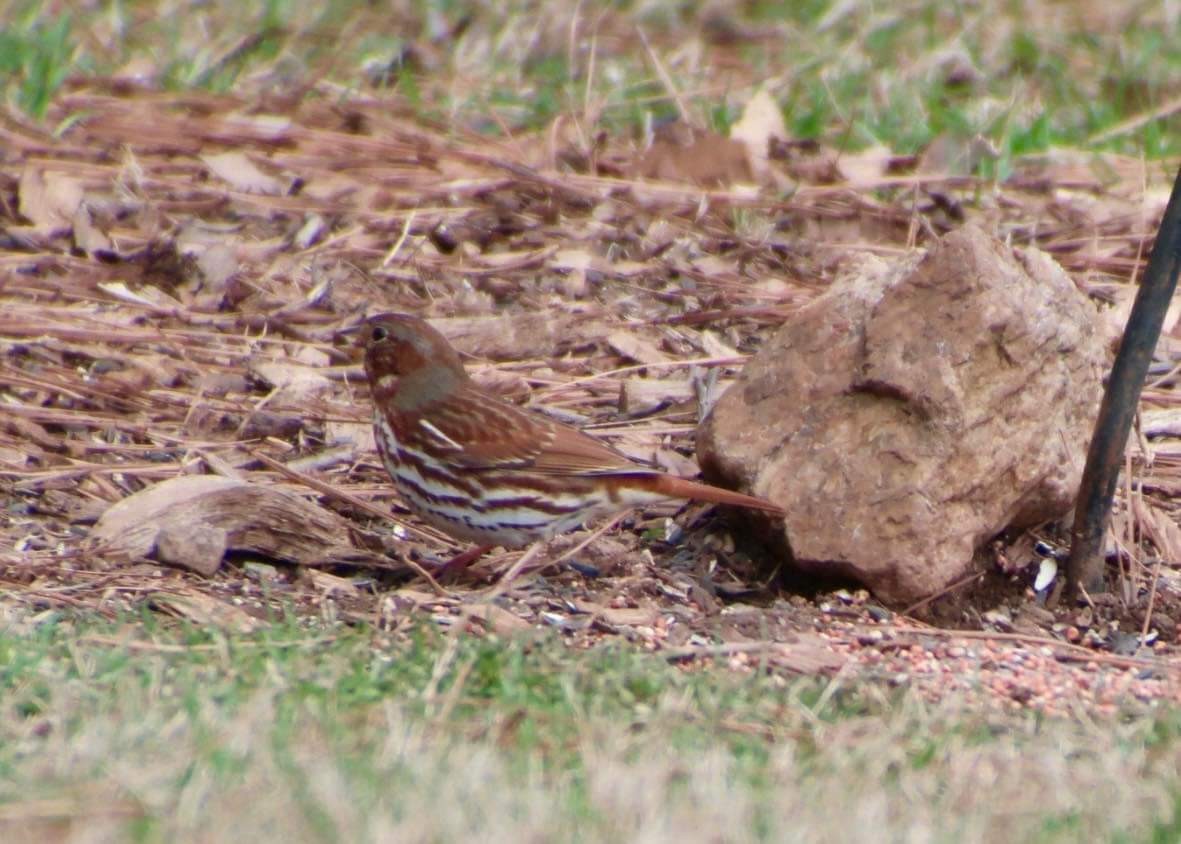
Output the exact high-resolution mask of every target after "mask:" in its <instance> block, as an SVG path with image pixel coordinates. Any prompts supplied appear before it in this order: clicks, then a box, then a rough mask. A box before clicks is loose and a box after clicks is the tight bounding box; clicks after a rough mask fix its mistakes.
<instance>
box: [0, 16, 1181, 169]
mask: <svg viewBox="0 0 1181 844" xmlns="http://www.w3.org/2000/svg"><path fill="white" fill-rule="evenodd" d="M717 8H722V7H717ZM1102 8H1104V7H1103V6H1101V5H1100V4H1093V5H1088V4H1087V3H1072V4H1053V3H1043V4H1032V5H1030V4H1024V3H1016V2H1014V3H1010V4H1007V5H1005V6H999V7H998V6H997V5H996V4H969V5H957V4H947V3H937V2H934V0H915V2H910V3H906V4H892V5H891V4H886V5H881V4H872V3H868V2H867V3H864V4H854V5H851V6H850V5H837V4H834V3H827V2H810V3H769V2H766V3H752V4H746V5H745V6H744V7H743V10H738V11H732V12H727V13H725V15H723V16H722V18H721V20H722V24H721V25H722V26H728V27H730V28H731V29H733V30H734V31H736V32H737V33H738V34H739V35H738V37H737V38H733V39H732V40H731V41H730V42H728V43H724V44H721V45H719V44H717V43H714V41H712V40H711V32H713V31H714V30H716V29H717V28H718V27H719V24H717V18H718V15H717V14H714V17H713V18H711V16H710V13H708V12H706V11H703V9H702V8H700V7H699V6H698V5H697V4H684V3H674V2H668V3H663V4H662V3H643V4H639V3H619V4H614V5H613V6H612V7H611V9H609V10H607V11H604V12H596V13H595V14H593V15H592V14H589V13H588V10H586V9H584V8H582V7H580V6H579V5H578V4H575V3H573V2H569V3H562V4H545V5H544V10H543V6H542V4H539V3H537V2H525V0H515V2H511V3H505V4H473V3H460V2H444V1H443V0H402V2H396V3H393V4H389V5H388V6H387V5H385V4H383V5H382V6H381V7H380V8H377V7H374V6H373V5H372V4H369V3H364V2H360V0H332V2H327V3H318V4H302V3H294V2H289V0H267V2H262V3H255V4H246V5H245V6H243V5H242V4H241V3H231V2H228V0H214V2H205V3H184V2H181V3H174V4H161V3H137V2H112V3H103V4H93V5H90V6H87V7H85V8H83V9H80V10H78V11H76V12H75V13H73V14H72V15H56V14H52V15H51V14H50V12H49V11H48V10H49V9H50V7H49V6H48V5H46V4H43V3H36V2H29V0H7V2H5V0H0V19H2V20H5V21H10V22H11V24H10V25H9V26H8V27H6V28H5V29H4V31H3V35H2V36H0V87H3V88H4V89H5V90H6V92H7V96H8V99H9V100H10V101H13V102H15V103H16V104H17V105H18V106H19V107H20V108H21V109H22V110H24V111H26V112H27V113H29V114H31V115H33V116H35V117H41V116H43V115H44V114H45V113H46V110H47V107H48V104H49V103H50V102H51V101H52V99H53V97H54V95H55V94H56V93H57V92H58V90H59V89H60V87H61V85H62V83H63V81H64V80H65V79H66V78H67V77H68V76H71V75H75V76H81V77H84V76H87V75H92V74H95V75H105V74H112V73H116V72H118V71H120V70H121V69H122V70H126V69H127V68H129V67H135V68H137V69H138V71H139V72H140V73H141V74H146V78H147V79H148V80H154V81H155V84H156V85H158V86H160V87H163V88H171V89H188V88H204V89H209V90H213V91H226V90H231V89H233V90H238V91H242V92H245V93H247V94H248V93H249V92H250V91H268V90H276V89H278V90H283V89H286V90H300V89H301V86H304V88H303V90H306V91H312V90H314V88H313V85H314V83H316V82H318V81H329V82H332V83H334V84H336V85H339V86H343V90H346V91H347V90H364V91H367V92H383V91H384V92H386V93H390V94H392V95H393V96H394V97H395V98H396V99H401V101H402V102H404V103H405V105H406V106H407V108H409V109H412V110H413V111H415V112H417V113H418V114H420V115H421V116H423V117H426V118H429V119H432V120H435V121H439V122H442V123H443V124H444V125H450V126H454V127H456V128H462V129H465V130H467V131H477V132H484V133H489V134H493V135H497V136H501V135H503V134H504V133H506V132H507V133H510V134H513V135H515V134H518V133H522V132H533V131H536V130H539V129H543V128H544V127H545V126H547V125H548V124H549V122H550V121H551V120H552V119H553V118H554V117H556V116H557V115H561V114H573V115H582V117H583V119H586V118H587V117H588V115H587V114H586V113H585V112H586V109H587V108H588V107H589V108H590V110H591V113H590V115H589V117H590V118H591V119H593V120H595V121H597V123H598V125H599V126H600V127H601V128H605V129H607V130H608V131H610V132H614V133H621V132H622V133H625V134H633V135H634V134H637V133H638V132H639V130H640V128H641V127H642V126H643V125H645V123H647V122H649V121H652V120H657V121H659V120H662V119H667V118H669V117H672V116H674V115H675V114H676V111H677V110H676V107H675V106H674V103H673V100H672V98H671V97H670V96H669V91H668V89H667V88H666V86H665V85H664V83H663V82H662V80H661V75H660V74H659V73H658V72H657V67H656V64H655V61H654V60H653V58H652V57H651V56H649V54H648V52H647V50H645V48H644V47H643V43H642V40H641V38H640V35H639V32H640V30H641V29H642V30H643V32H644V34H645V35H646V36H647V38H648V39H649V41H650V43H651V44H652V49H653V53H654V55H655V56H656V57H657V60H658V61H659V62H660V63H661V65H662V66H663V68H664V69H665V70H666V71H667V74H668V76H669V77H670V78H671V79H672V80H673V84H674V86H675V87H676V89H677V91H678V93H679V94H680V95H681V96H682V101H683V102H684V103H685V104H686V105H687V106H688V107H689V108H690V110H691V111H693V112H694V114H695V115H696V117H697V119H699V120H701V121H703V122H704V123H706V124H709V125H713V126H715V127H717V128H721V129H725V128H726V127H728V125H729V124H730V123H731V122H732V121H733V120H734V119H735V117H736V116H737V115H738V114H739V113H740V112H741V108H742V105H743V104H744V103H745V102H746V100H747V99H748V98H749V97H750V95H751V93H752V92H753V91H754V89H755V88H756V87H757V86H758V85H759V84H761V83H763V82H764V81H767V80H771V81H772V82H773V83H774V84H773V90H774V93H775V95H776V96H777V98H778V100H779V102H780V103H781V105H782V106H783V109H784V113H785V116H786V118H787V121H788V127H789V129H790V131H791V132H792V133H793V134H794V135H795V136H797V137H803V138H818V139H822V140H825V141H827V142H829V143H832V144H836V145H839V146H841V147H847V148H850V149H860V148H862V147H865V146H868V145H871V144H881V145H884V146H886V147H887V148H890V149H892V150H894V151H896V152H899V153H910V152H915V151H918V150H920V149H922V148H923V147H924V146H925V145H926V144H928V143H930V142H931V141H932V140H934V139H935V138H938V137H943V136H947V137H951V138H954V139H962V140H963V141H964V142H967V141H969V140H970V139H972V138H974V137H976V136H977V135H979V136H982V137H984V138H987V139H988V140H989V141H990V142H991V143H992V144H993V146H994V147H995V149H996V150H997V154H998V158H997V159H996V160H995V161H989V162H986V163H984V164H982V165H981V166H982V167H984V168H985V169H986V170H987V171H989V172H990V173H992V174H996V175H1001V176H1003V175H1006V174H1007V173H1008V172H1009V170H1010V169H1011V167H1012V163H1013V161H1014V160H1015V159H1017V158H1019V157H1021V156H1024V155H1029V154H1037V153H1044V152H1046V151H1047V150H1049V149H1052V148H1055V147H1060V146H1067V147H1090V146H1095V144H1093V143H1092V139H1095V138H1099V139H1100V143H1098V144H1097V146H1098V147H1099V148H1104V149H1112V150H1116V151H1120V152H1125V153H1131V154H1137V155H1144V156H1146V157H1149V158H1159V157H1164V156H1171V155H1177V154H1181V132H1179V131H1178V130H1179V129H1181V118H1179V117H1178V115H1177V114H1167V113H1166V114H1163V115H1162V116H1160V117H1159V118H1158V119H1147V120H1145V121H1144V123H1143V125H1139V126H1136V127H1134V128H1130V129H1128V130H1126V131H1115V132H1114V134H1110V135H1108V134H1107V133H1109V131H1110V130H1113V128H1118V127H1120V125H1121V124H1122V123H1123V122H1124V121H1128V120H1130V119H1133V118H1137V117H1144V116H1151V115H1152V113H1153V111H1154V110H1155V109H1159V108H1161V107H1162V106H1163V105H1165V104H1166V103H1168V102H1169V101H1170V100H1171V99H1172V98H1174V97H1175V96H1176V92H1177V91H1178V90H1181V51H1179V50H1177V49H1176V48H1175V45H1176V43H1177V41H1178V37H1179V36H1181V31H1178V28H1179V27H1181V24H1179V23H1178V21H1177V20H1175V19H1174V20H1172V21H1170V20H1169V19H1168V18H1167V16H1166V14H1165V13H1164V11H1162V10H1161V9H1160V8H1159V4H1153V3H1148V2H1140V3H1133V4H1130V5H1128V6H1127V7H1126V8H1124V9H1123V11H1121V12H1119V13H1111V14H1107V15H1104V14H1100V13H1099V11H1098V10H1101V9H1102ZM161 9H167V10H168V11H169V13H168V14H160V13H159V12H160V10H161ZM841 10H843V11H841ZM1170 27H1172V28H1170ZM572 33H573V35H572ZM592 56H593V62H592ZM592 67H593V75H592V76H591V78H589V79H588V74H591V73H592ZM307 95H308V96H321V97H322V96H331V95H330V94H326V93H325V91H324V89H320V90H319V91H318V92H316V93H308V94H307ZM587 128H588V135H589V134H593V132H589V129H591V128H593V127H587Z"/></svg>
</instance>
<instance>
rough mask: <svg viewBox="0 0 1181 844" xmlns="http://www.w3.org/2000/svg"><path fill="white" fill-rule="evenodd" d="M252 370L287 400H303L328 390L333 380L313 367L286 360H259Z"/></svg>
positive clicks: (252, 366)
mask: <svg viewBox="0 0 1181 844" xmlns="http://www.w3.org/2000/svg"><path fill="white" fill-rule="evenodd" d="M250 371H251V372H253V373H254V374H255V375H256V376H258V377H259V378H261V379H262V380H263V381H265V382H266V383H267V384H269V385H270V386H271V387H272V388H273V389H274V390H275V391H276V393H278V394H280V395H281V396H282V398H283V399H284V400H285V401H290V402H296V403H298V402H302V401H306V400H307V399H309V398H311V397H313V396H317V395H320V394H322V393H325V392H328V391H329V390H331V389H332V382H331V381H330V380H328V379H327V378H325V377H324V376H323V375H321V374H320V373H319V372H318V371H317V370H315V369H312V368H311V367H307V366H301V365H299V364H295V363H286V362H284V361H277V360H271V361H257V362H255V363H254V364H252V365H251V367H250Z"/></svg>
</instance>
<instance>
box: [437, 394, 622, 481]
mask: <svg viewBox="0 0 1181 844" xmlns="http://www.w3.org/2000/svg"><path fill="white" fill-rule="evenodd" d="M446 405H447V406H446V409H445V412H439V411H440V410H443V409H442V408H436V412H433V413H431V414H430V415H429V419H428V418H427V417H426V416H424V417H422V419H420V420H419V423H418V424H419V425H420V427H422V428H423V434H425V435H426V436H428V437H429V438H430V439H431V442H432V443H433V444H434V446H435V447H436V448H437V450H438V451H439V452H441V453H443V454H445V455H446V457H447V459H449V460H452V461H454V462H455V463H457V464H459V465H461V466H465V467H467V468H469V469H530V470H532V471H535V472H541V473H544V474H553V475H568V474H593V473H596V472H611V471H619V470H621V469H622V470H628V469H633V470H638V471H643V470H644V467H643V466H641V465H639V464H637V463H634V462H633V461H631V460H630V459H628V458H627V457H626V456H625V455H623V454H620V453H619V452H618V451H616V450H615V449H613V448H611V446H609V445H607V444H606V443H603V442H600V441H599V440H597V439H595V438H594V437H592V436H590V435H589V434H584V433H583V432H582V431H579V430H578V429H577V428H571V427H569V426H568V425H562V424H560V423H558V422H554V421H552V420H549V419H546V418H544V417H542V416H538V415H536V414H535V413H532V412H530V411H527V410H523V409H521V408H519V407H516V406H514V405H511V404H509V403H507V402H505V401H503V400H501V399H500V398H498V397H497V396H493V395H491V394H489V393H485V392H484V391H483V390H479V389H478V388H469V389H465V390H460V391H457V392H456V393H454V394H453V395H452V396H450V397H449V398H448V399H447V400H446ZM460 443H462V444H463V445H462V447H461V446H460Z"/></svg>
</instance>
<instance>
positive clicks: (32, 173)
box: [17, 165, 83, 235]
mask: <svg viewBox="0 0 1181 844" xmlns="http://www.w3.org/2000/svg"><path fill="white" fill-rule="evenodd" d="M17 191H18V193H19V195H20V204H19V206H18V210H19V211H20V213H21V216H23V217H25V218H26V219H28V220H29V221H30V222H32V224H33V227H34V229H35V230H36V231H37V232H38V233H39V234H42V235H49V234H55V233H57V232H62V231H68V230H69V229H70V228H71V226H72V225H73V221H74V215H75V214H77V213H78V207H79V206H80V205H81V204H82V198H83V190H82V185H81V184H80V183H78V182H77V181H75V180H74V179H71V178H70V177H69V176H66V175H64V174H62V173H54V172H49V173H46V172H44V171H43V170H41V169H40V168H37V167H34V166H32V165H28V166H26V167H25V169H24V170H23V171H22V172H21V180H20V185H19V187H18V188H17Z"/></svg>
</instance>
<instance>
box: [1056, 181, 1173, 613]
mask: <svg viewBox="0 0 1181 844" xmlns="http://www.w3.org/2000/svg"><path fill="white" fill-rule="evenodd" d="M1178 269H1181V170H1178V171H1177V180H1176V181H1175V182H1174V183H1173V193H1172V194H1171V195H1170V196H1169V204H1168V206H1167V207H1166V208H1165V216H1164V219H1162V220H1161V225H1160V231H1158V232H1157V235H1156V244H1155V245H1154V246H1153V247H1152V255H1150V256H1149V258H1148V269H1147V270H1146V271H1145V273H1144V278H1143V280H1142V281H1141V282H1140V289H1139V290H1138V291H1137V292H1136V301H1135V302H1134V303H1133V304H1132V313H1131V315H1130V316H1129V317H1128V324H1127V326H1126V327H1125V328H1124V337H1123V340H1122V342H1121V343H1120V347H1119V352H1118V353H1117V354H1116V356H1115V364H1114V365H1113V366H1112V368H1111V377H1110V378H1109V379H1108V381H1107V390H1106V392H1104V394H1103V403H1102V404H1101V405H1100V406H1099V417H1098V418H1097V419H1096V420H1095V432H1094V434H1092V435H1091V447H1090V449H1089V450H1088V451H1087V464H1086V466H1085V467H1084V469H1083V479H1082V483H1080V484H1079V497H1078V504H1077V505H1076V507H1075V514H1074V527H1073V529H1072V530H1071V536H1070V558H1069V559H1068V560H1067V562H1066V597H1067V599H1073V598H1074V597H1075V596H1077V595H1078V592H1079V587H1082V588H1084V589H1086V590H1087V591H1088V592H1102V591H1103V590H1104V588H1105V587H1104V583H1103V563H1104V554H1103V538H1104V536H1105V535H1106V533H1107V523H1108V521H1109V520H1110V517H1111V500H1112V498H1113V497H1114V495H1115V485H1116V482H1117V481H1118V480H1119V472H1120V467H1121V465H1122V464H1123V458H1124V447H1125V446H1126V445H1127V442H1128V432H1129V431H1130V430H1131V428H1132V419H1133V418H1134V417H1135V415H1136V406H1137V404H1139V402H1140V391H1141V390H1142V389H1143V388H1144V377H1145V375H1147V373H1148V365H1149V364H1150V363H1151V362H1152V352H1153V349H1155V348H1156V341H1157V339H1158V338H1159V337H1160V331H1161V325H1162V324H1163V323H1164V320H1165V312H1166V311H1167V310H1168V307H1169V302H1170V301H1171V300H1172V298H1173V290H1174V289H1175V288H1176V286H1177V271H1178Z"/></svg>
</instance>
